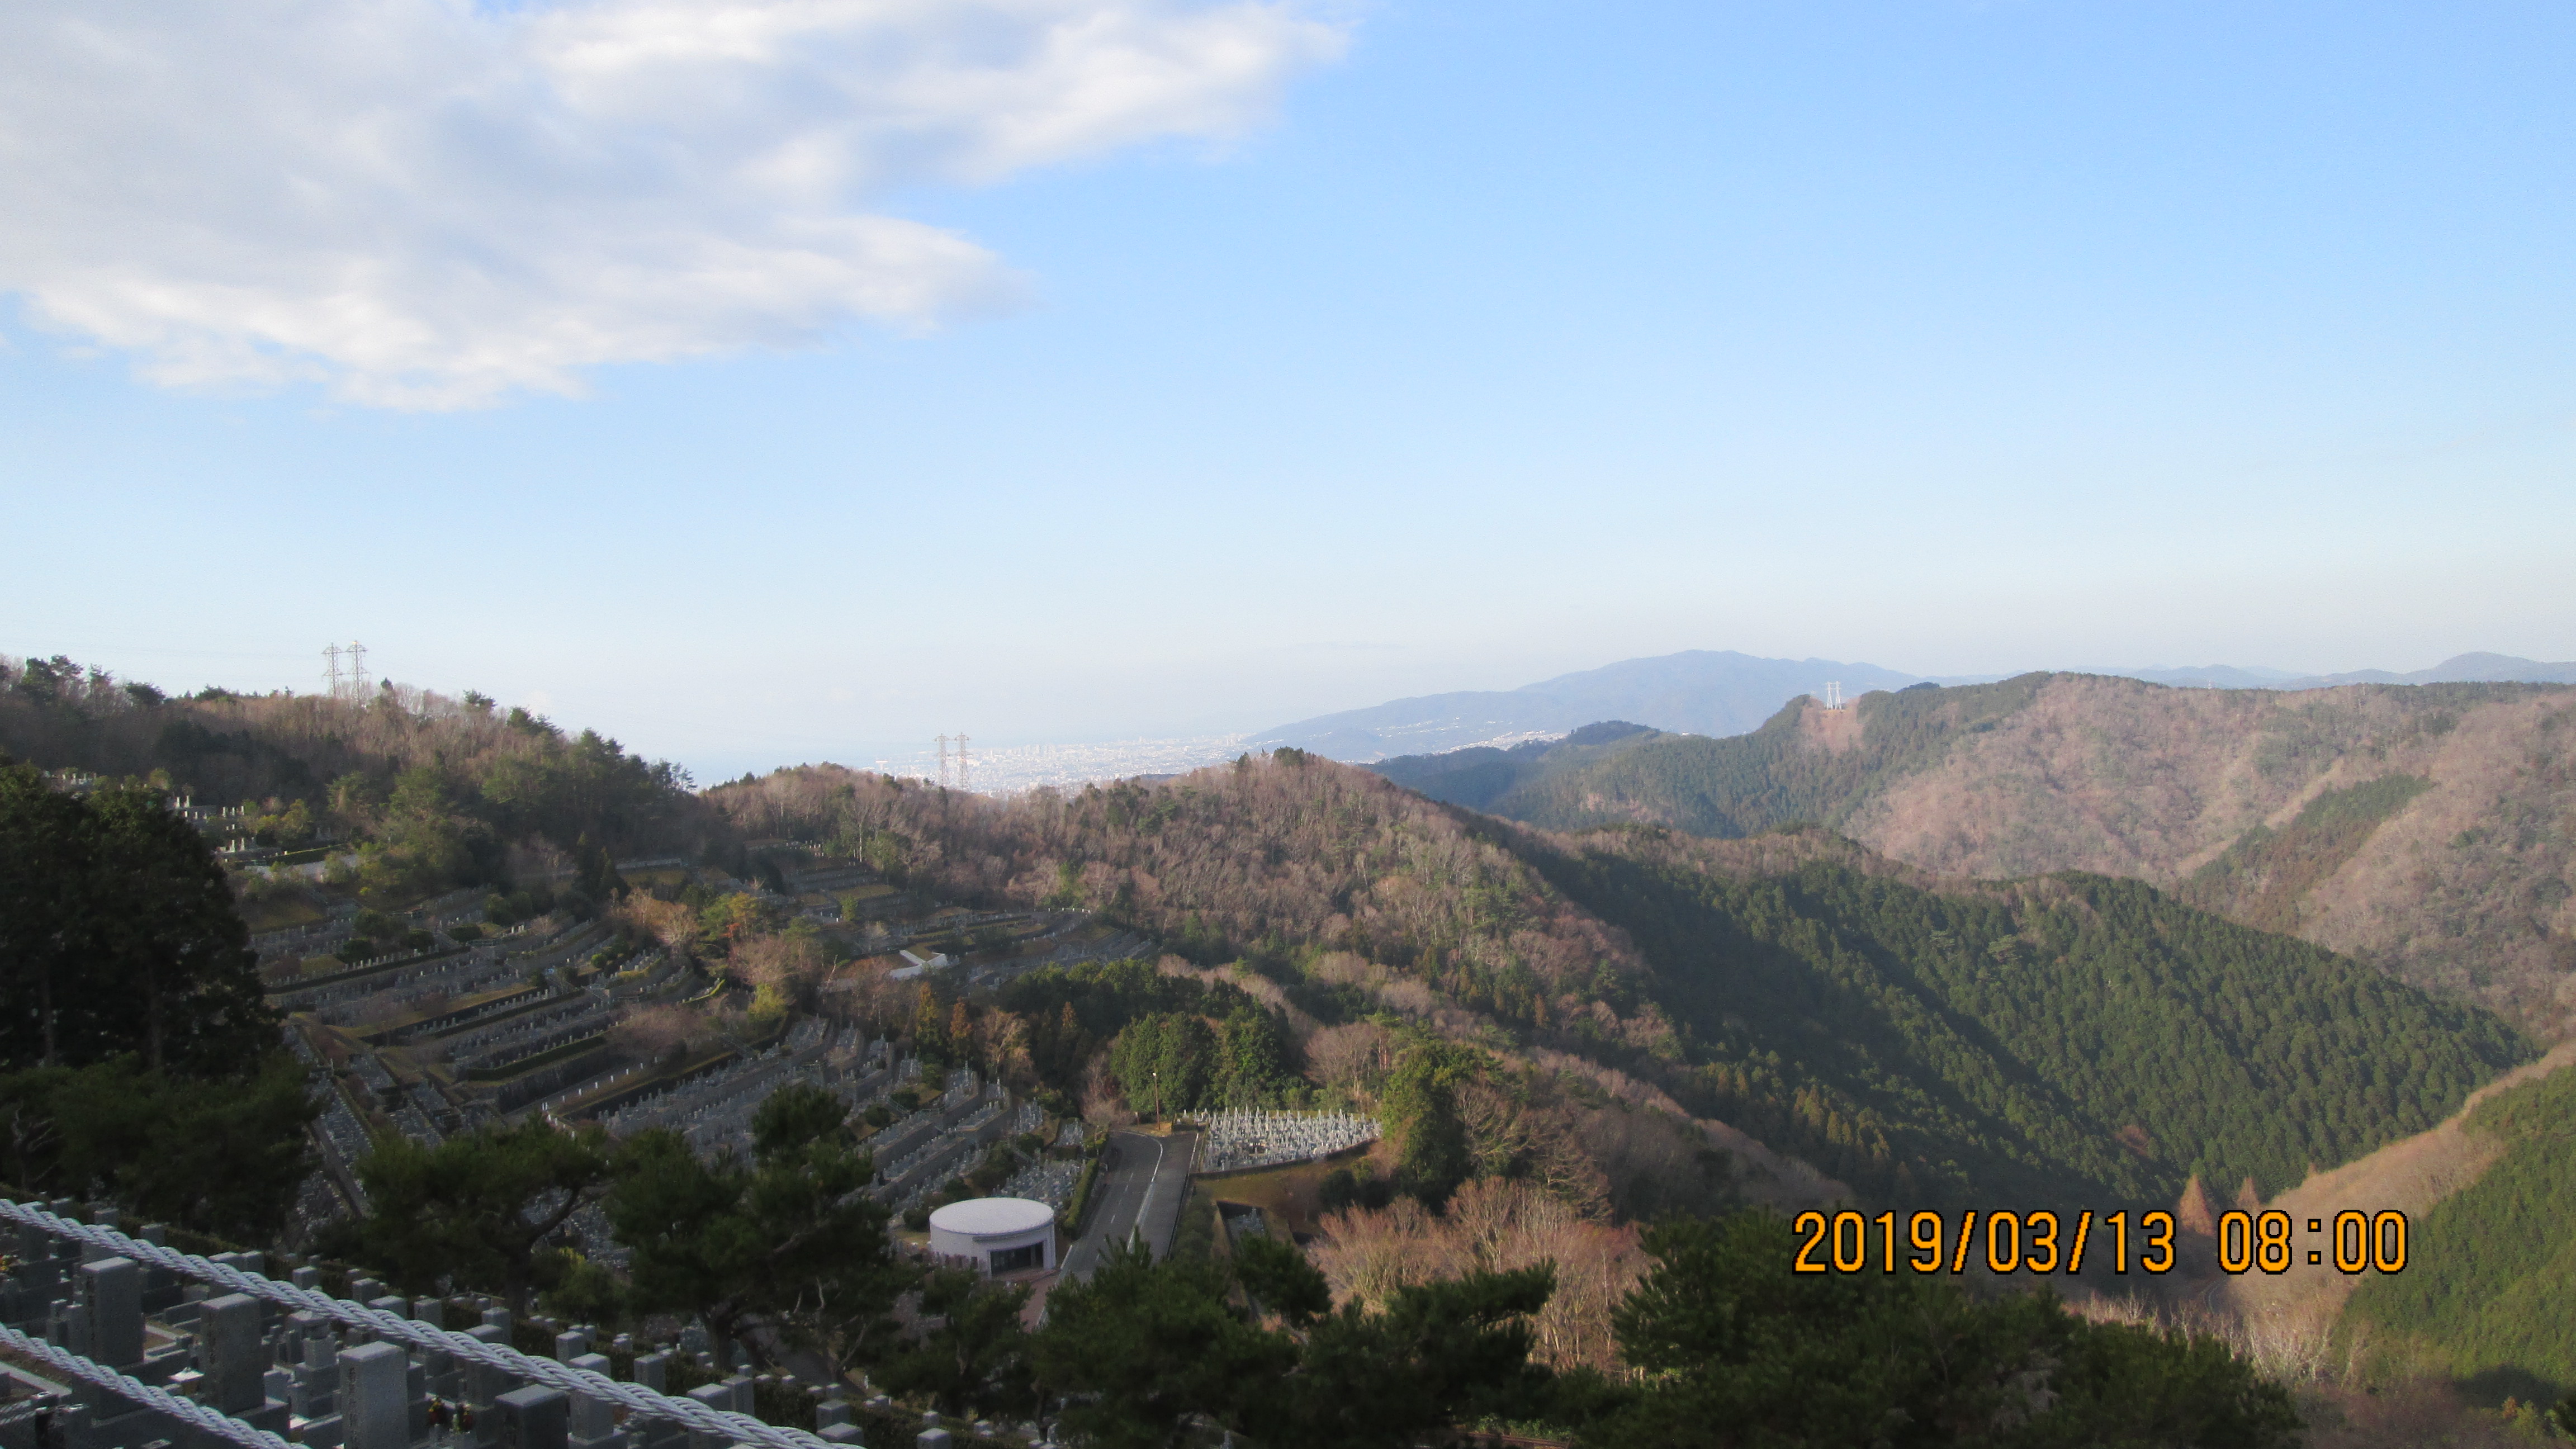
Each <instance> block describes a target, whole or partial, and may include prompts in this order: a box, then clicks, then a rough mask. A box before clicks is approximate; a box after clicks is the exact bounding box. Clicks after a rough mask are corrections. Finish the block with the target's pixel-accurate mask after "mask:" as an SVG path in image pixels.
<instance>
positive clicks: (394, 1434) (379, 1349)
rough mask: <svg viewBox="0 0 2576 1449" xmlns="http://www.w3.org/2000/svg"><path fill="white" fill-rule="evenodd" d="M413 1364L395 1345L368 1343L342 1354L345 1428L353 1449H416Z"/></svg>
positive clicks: (342, 1423)
mask: <svg viewBox="0 0 2576 1449" xmlns="http://www.w3.org/2000/svg"><path fill="white" fill-rule="evenodd" d="M410 1367H411V1359H410V1357H409V1355H407V1354H405V1353H404V1352H403V1351H402V1349H401V1348H400V1347H398V1346H396V1345H394V1344H390V1343H362V1344H359V1345H358V1346H357V1347H356V1348H350V1349H343V1350H341V1352H340V1426H341V1435H342V1441H341V1442H343V1443H344V1444H346V1445H347V1446H348V1449H410V1445H411V1424H410V1418H411V1416H410V1415H409V1414H408V1413H406V1412H405V1411H404V1404H403V1400H404V1398H405V1393H404V1391H405V1390H406V1389H407V1388H409V1387H410V1384H409V1382H408V1380H409V1378H410V1374H409V1369H410Z"/></svg>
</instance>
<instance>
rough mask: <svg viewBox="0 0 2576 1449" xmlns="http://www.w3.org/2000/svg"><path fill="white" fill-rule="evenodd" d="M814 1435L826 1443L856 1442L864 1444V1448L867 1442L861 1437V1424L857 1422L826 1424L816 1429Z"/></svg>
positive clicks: (855, 1443) (856, 1443)
mask: <svg viewBox="0 0 2576 1449" xmlns="http://www.w3.org/2000/svg"><path fill="white" fill-rule="evenodd" d="M814 1437H815V1438H817V1439H820V1440H822V1441H823V1442H824V1443H826V1444H854V1445H860V1446H862V1449H864V1445H865V1444H866V1441H865V1440H864V1439H862V1438H860V1437H859V1426H858V1425H856V1424H826V1425H824V1426H823V1427H822V1428H820V1429H817V1430H815V1431H814Z"/></svg>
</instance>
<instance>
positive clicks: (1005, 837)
mask: <svg viewBox="0 0 2576 1449" xmlns="http://www.w3.org/2000/svg"><path fill="white" fill-rule="evenodd" d="M710 799H711V801H712V802H713V803H714V804H715V805H716V807H717V808H718V809H720V810H722V811H724V812H725V813H726V815H727V816H728V817H729V818H730V819H732V820H733V821H734V822H735V824H736V826H737V828H739V829H741V830H743V831H744V832H746V833H749V834H758V835H769V834H790V835H796V836H800V837H804V838H815V839H837V840H838V841H839V846H840V848H841V849H843V850H845V851H849V852H852V853H863V854H865V855H866V856H867V857H868V858H870V859H873V860H876V861H878V862H880V863H881V864H883V865H885V866H886V867H887V868H889V869H891V870H893V871H895V872H897V873H899V874H907V875H910V876H912V877H914V878H916V879H919V880H922V881H925V882H935V883H936V885H937V887H938V888H939V889H941V890H943V891H947V892H952V893H956V894H960V895H966V896H970V897H981V898H986V899H992V900H996V901H1001V900H1010V901H1017V902H1021V903H1031V904H1035V903H1052V904H1058V905H1084V906H1089V907H1091V908H1094V909H1097V910H1100V911H1102V912H1104V913H1106V914H1108V915H1110V916H1112V917H1113V918H1117V919H1120V920H1123V921H1126V922H1130V923H1132V924H1134V925H1135V926H1136V927H1137V928H1139V929H1141V930H1145V931H1148V932H1151V933H1153V934H1156V935H1158V936H1160V937H1162V938H1163V939H1164V940H1166V941H1167V942H1170V943H1173V944H1174V945H1175V946H1177V947H1179V948H1181V949H1183V950H1185V951H1186V952H1187V953H1188V954H1190V955H1191V956H1192V957H1193V958H1195V959H1197V960H1199V961H1202V962H1210V963H1214V962H1223V961H1230V960H1234V959H1237V958H1242V959H1243V960H1245V961H1246V963H1247V970H1249V971H1252V972H1254V973H1256V974H1257V975H1259V976H1266V977H1267V978H1268V980H1269V981H1270V982H1273V983H1276V984H1277V986H1278V988H1279V989H1280V990H1281V991H1282V993H1283V994H1284V997H1285V999H1286V1000H1287V1001H1288V1002H1290V1003H1293V1004H1295V1005H1297V1006H1298V1007H1299V1008H1300V1009H1301V1010H1303V1011H1305V1012H1307V1013H1308V1014H1310V1015H1311V1016H1313V1017H1314V1018H1315V1020H1316V1021H1317V1022H1319V1023H1321V1024H1323V1025H1330V1024H1331V1023H1332V1022H1334V1021H1338V1020H1350V1019H1355V1018H1356V1017H1358V1016H1360V1015H1362V1014H1365V1013H1370V1012H1388V1013H1393V1014H1395V1015H1397V1016H1399V1017H1402V1018H1407V1019H1410V1020H1413V1021H1416V1022H1419V1023H1421V1024H1423V1025H1424V1026H1426V1027H1429V1028H1431V1029H1433V1030H1435V1031H1437V1032H1439V1033H1440V1034H1442V1035H1444V1036H1447V1037H1449V1038H1452V1039H1455V1040H1460V1041H1473V1042H1479V1043H1484V1044H1487V1045H1489V1046H1492V1047H1493V1048H1495V1049H1497V1050H1501V1051H1504V1052H1506V1053H1507V1054H1508V1055H1509V1056H1510V1057H1511V1058H1512V1059H1513V1060H1517V1061H1520V1062H1523V1063H1525V1064H1531V1065H1541V1064H1544V1065H1547V1066H1548V1067H1549V1069H1550V1070H1554V1071H1560V1072H1572V1073H1573V1074H1574V1076H1576V1077H1577V1078H1582V1079H1586V1080H1590V1081H1594V1082H1606V1083H1616V1084H1628V1085H1629V1086H1631V1087H1632V1088H1635V1089H1638V1090H1635V1091H1633V1092H1632V1097H1633V1099H1634V1100H1638V1101H1660V1102H1664V1103H1668V1104H1670V1106H1671V1107H1672V1108H1673V1109H1674V1110H1675V1111H1676V1112H1677V1113H1679V1114H1684V1115H1687V1116H1691V1117H1697V1118H1702V1119H1710V1120H1716V1121H1723V1122H1725V1123H1728V1124H1731V1125H1732V1126H1734V1127H1736V1128H1739V1129H1742V1130H1744V1131H1747V1132H1750V1133H1751V1134H1753V1135H1754V1136H1755V1137H1757V1138H1759V1139H1761V1140H1762V1141H1764V1142H1766V1143H1769V1144H1770V1145H1771V1146H1773V1147H1775V1148H1777V1149H1779V1150H1781V1151H1784V1152H1787V1153H1791V1154H1794V1155H1796V1156H1797V1157H1799V1158H1801V1159H1803V1160H1805V1161H1808V1162H1811V1163H1813V1164H1815V1165H1816V1166H1818V1167H1819V1168H1821V1169H1823V1170H1824V1171H1826V1172H1828V1173H1831V1174H1833V1175H1835V1176H1836V1177H1838V1178H1840V1179H1841V1180H1843V1181H1844V1182H1846V1183H1848V1184H1850V1185H1851V1186H1852V1187H1854V1188H1855V1189H1857V1190H1859V1191H1861V1192H1863V1193H1864V1194H1867V1195H1870V1196H1873V1197H1880V1198H1886V1199H1895V1198H1899V1197H1902V1198H1906V1199H1909V1200H1920V1201H1924V1202H1959V1201H1966V1200H1969V1199H1970V1198H1973V1197H1977V1196H1980V1195H1982V1196H1984V1197H1986V1198H1993V1197H1994V1196H1995V1195H1997V1194H2004V1195H2018V1196H2022V1197H2031V1198H2039V1197H2045V1198H2048V1199H2051V1200H2056V1201H2073V1200H2076V1199H2078V1198H2084V1199H2087V1200H2094V1201H2127V1202H2155V1203H2169V1202H2170V1201H2171V1200H2172V1199H2173V1197H2174V1196H2175V1195H2176V1194H2177V1193H2178V1192H2179V1191H2180V1189H2181V1187H2182V1184H2183V1181H2184V1179H2185V1178H2186V1177H2187V1176H2188V1175H2189V1174H2190V1173H2191V1172H2194V1171H2199V1172H2201V1173H2202V1174H2203V1175H2204V1176H2205V1177H2207V1178H2209V1179H2211V1180H2214V1181H2222V1182H2225V1183H2228V1184H2230V1185H2233V1184H2234V1183H2237V1182H2240V1181H2242V1180H2243V1179H2244V1178H2246V1177H2249V1176H2250V1177H2252V1178H2254V1179H2255V1180H2256V1181H2257V1183H2258V1185H2260V1186H2262V1187H2263V1188H2264V1189H2266V1190H2275V1189H2277V1188H2278V1187H2280V1186H2283V1185H2286V1184H2288V1183H2290V1182H2293V1181H2295V1180H2297V1179H2298V1178H2299V1177H2300V1176H2302V1175H2304V1174H2305V1172H2306V1171H2307V1169H2308V1167H2309V1166H2310V1165H2311V1164H2314V1165H2317V1166H2332V1165H2334V1164H2336V1163H2338V1162H2341V1161H2343V1160H2345V1159H2347V1158H2349V1157H2351V1156H2353V1155H2355V1154H2357V1153H2360V1152H2364V1151H2368V1150H2370V1149H2371V1148H2374V1147H2376V1146H2378V1145H2380V1144H2381V1143H2383V1142H2386V1141H2389V1140H2392V1139H2393V1138H2396V1137H2400V1136H2403V1135H2405V1134H2407V1133H2411V1132H2414V1131H2419V1130H2421V1129H2423V1128H2424V1127H2426V1126H2429V1125H2431V1123H2433V1122H2434V1121H2436V1120H2438V1119H2439V1118H2440V1117H2441V1116H2442V1115H2444V1114H2445V1113H2447V1112H2448V1111H2450V1110H2452V1109H2453V1108H2454V1107H2456V1106H2457V1104H2458V1103H2459V1101H2460V1099H2461V1097H2462V1096H2463V1095H2464V1094H2465V1093H2466V1092H2467V1091H2468V1090H2469V1089H2470V1088H2472V1087H2474V1086H2475V1085H2477V1084H2478V1083H2480V1082H2483V1081H2485V1080H2487V1079H2488V1078H2489V1077H2491V1076H2493V1075H2494V1074H2495V1073H2496V1072H2497V1071H2498V1070H2500V1069H2501V1068H2503V1067H2504V1066H2506V1065H2509V1064H2510V1063H2512V1062H2514V1061H2517V1060H2520V1059H2521V1058H2522V1057H2523V1056H2525V1055H2526V1054H2527V1053H2528V1050H2529V1048H2528V1046H2527V1044H2526V1043H2524V1042H2523V1041H2522V1040H2521V1039H2520V1038H2519V1037H2518V1036H2516V1035H2515V1034H2514V1033H2513V1032H2512V1031H2511V1030H2510V1029H2508V1028H2505V1027H2504V1026H2502V1024H2501V1023H2499V1022H2497V1021H2496V1020H2494V1019H2493V1018H2492V1017H2489V1016H2486V1015H2485V1014H2483V1013H2480V1012H2477V1011H2475V1010H2472V1009H2468V1008H2464V1007H2460V1006H2456V1005H2451V1004H2446V1003H2442V1002H2438V1001H2435V1000H2433V999H2431V998H2429V997H2427V996H2426V995H2424V994H2423V993H2421V992H2419V991H2416V990H2413V989H2411V988H2408V987H2406V986H2404V985H2402V984H2400V983H2397V982H2394V981H2391V980H2389V979H2387V978H2386V977H2385V976H2384V975H2382V974H2381V973H2378V972H2374V971H2371V970H2369V969H2367V968H2365V967H2362V966H2360V965H2358V964H2356V963H2354V962H2352V961H2350V960H2347V959H2344V958H2340V957H2337V956H2335V955H2333V954H2332V953H2330V952H2327V951H2324V950H2320V949H2318V948H2316V947H2314V946H2310V945H2307V944H2304V943H2301V942H2298V941H2295V940H2291V939H2288V938H2284V937H2279V936H2273V935H2267V934H2264V933H2260V932H2256V931H2251V930H2247V929H2245V928H2242V927H2239V926H2235V925H2233V924H2231V923H2229V922H2226V921H2224V920H2222V919H2219V918H2216V917H2213V916H2209V915H2207V914H2204V913H2202V912H2200V911H2197V910H2194V909H2192V908H2191V907H2189V906H2187V905H2185V904H2183V903H2181V902H2179V901H2177V900H2174V899H2172V898H2170V897H2167V896H2164V895H2161V894H2159V893H2157V892H2155V891H2153V890H2151V889H2149V888H2147V887H2144V886H2141V885H2137V884H2135V883H2131V882H2118V881H2106V880H2100V879H2095V878H2088V877H2070V878H2065V879H2057V880H2042V881H2031V882H2020V883H2015V884H2011V885H2005V886H1988V885H1980V884H1977V883H1973V882H1942V881H1937V880H1934V879H1931V878H1929V877H1923V876H1920V875H1918V874H1917V873H1916V872H1913V871H1911V870H1908V869H1906V868H1904V867H1902V866H1899V865H1896V864H1895V863H1893V862H1889V861H1886V860H1884V859H1881V858H1878V857H1875V856H1873V855H1871V854H1870V853H1869V852H1867V851H1866V850H1863V849H1860V848H1859V847H1857V846H1854V845H1853V844H1852V843H1850V842H1849V841H1846V840H1843V839H1841V838H1839V837H1836V836H1833V835H1831V834H1829V833H1827V832H1824V831H1821V830H1808V831H1803V832H1795V833H1790V834H1774V835H1767V836H1763V837H1760V838H1758V839H1753V840H1746V841H1742V842H1730V843H1723V844H1720V843H1713V842H1706V841H1693V840H1689V839H1687V838H1683V837H1678V836H1672V835H1669V834H1664V833H1660V832H1651V831H1645V832H1641V831H1638V830H1635V829H1627V830H1614V831H1606V832H1597V833H1592V834H1587V835H1580V836H1562V835H1550V834H1544V833H1536V832H1526V831H1522V830H1518V829H1513V828H1503V827H1492V826H1488V825H1484V824H1480V823H1479V818H1478V817H1476V816H1473V815H1470V814H1466V813H1463V812H1459V811H1455V810H1452V809H1448V808H1443V807H1441V806H1437V805H1434V804H1432V803H1430V802H1428V801H1425V800H1423V799H1421V798H1420V797H1418V796H1415V795H1413V794H1410V793H1409V792H1406V791H1403V790H1400V789H1398V788H1396V787H1394V786H1393V785H1391V784H1389V783H1388V782H1386V781H1384V780H1381V779H1378V778H1375V777H1373V776H1371V775H1369V774H1366V773H1364V772H1361V771H1359V770H1355V769H1351V768H1347V767H1343V766H1339V765H1335V764H1332V763H1330V762H1327V761H1323V760H1320V759H1315V758H1312V757H1307V756H1301V755H1298V754H1296V753H1295V752H1293V751H1282V752H1280V753H1279V754H1278V755H1276V756H1271V757H1257V758H1247V759H1245V760H1244V761H1242V762H1240V763H1238V764H1236V765H1233V766H1228V767H1220V768H1217V769H1213V770H1207V771H1201V772H1199V773H1197V774H1195V775H1190V776H1185V777H1182V778H1180V779H1177V780H1172V781H1166V782H1155V783H1128V784H1121V785H1118V786H1115V787H1112V788H1107V789H1090V790H1085V791H1083V792H1081V793H1079V794H1077V795H1073V796H1058V795H1054V794H1050V793H1046V792H1041V793H1039V794H1037V795H1034V796H1032V797H1029V798H1028V799H1025V800H1023V801H1019V802H1014V803H1011V804H1007V805H1005V804H1000V803H996V802H992V801H986V800H981V799H976V798H973V797H964V796H958V795H953V794H949V793H946V792H942V791H938V790H933V789H925V788H922V787H920V786H918V785H905V784H902V783H899V782H895V781H890V780H886V779H883V778H881V777H877V776H873V775H866V774H861V773H858V772H853V771H845V770H839V769H837V768H831V767H821V768H812V769H800V770H794V771H780V772H778V773H776V774H773V775H771V776H769V777H767V778H765V779H762V780H759V781H753V782H745V783H737V784H734V785H729V786H725V787H721V788H719V789H718V790H715V791H712V792H710ZM2148 1062H2152V1063H2154V1064H2155V1069H2154V1070H2153V1071H2144V1070H2141V1069H2140V1064H2142V1063H2148ZM1613 1176H1614V1177H1615V1176H1616V1173H1615V1171H1614V1173H1613Z"/></svg>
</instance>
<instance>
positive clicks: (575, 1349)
mask: <svg viewBox="0 0 2576 1449" xmlns="http://www.w3.org/2000/svg"><path fill="white" fill-rule="evenodd" d="M588 1352H590V1335H589V1334H587V1333H584V1332H582V1331H581V1330H580V1329H578V1328H575V1329H571V1330H568V1331H566V1332H563V1333H558V1334H556V1335H555V1362H557V1363H570V1362H572V1361H573V1360H574V1359H577V1358H579V1357H581V1356H582V1355H583V1354H586V1353H588Z"/></svg>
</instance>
